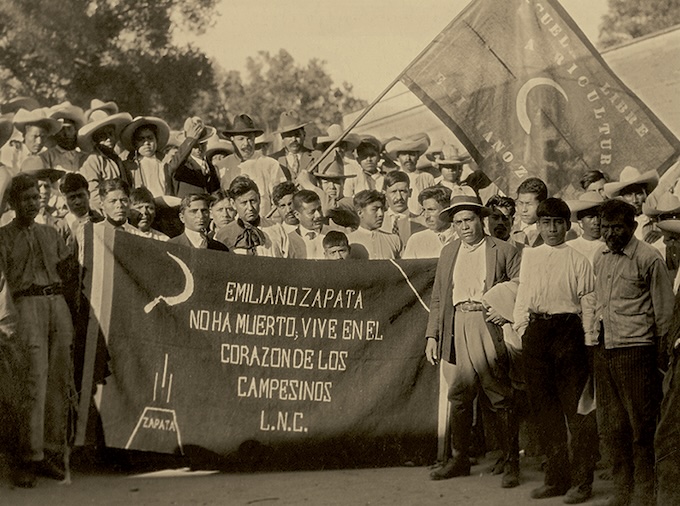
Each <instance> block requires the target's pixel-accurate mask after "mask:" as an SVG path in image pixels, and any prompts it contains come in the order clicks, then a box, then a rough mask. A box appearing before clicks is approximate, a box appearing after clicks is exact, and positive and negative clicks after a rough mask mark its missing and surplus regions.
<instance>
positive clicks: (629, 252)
mask: <svg viewBox="0 0 680 506" xmlns="http://www.w3.org/2000/svg"><path fill="white" fill-rule="evenodd" d="M639 242H640V240H639V239H638V238H636V237H631V238H630V241H628V244H626V246H625V247H624V248H623V251H622V252H621V254H622V255H625V256H627V257H628V258H631V259H632V258H633V255H634V254H635V250H636V249H637V245H638V243H639ZM608 253H613V254H615V253H614V252H613V251H612V250H610V249H609V248H608V247H607V248H605V249H604V250H603V251H602V254H603V255H606V254H608Z"/></svg>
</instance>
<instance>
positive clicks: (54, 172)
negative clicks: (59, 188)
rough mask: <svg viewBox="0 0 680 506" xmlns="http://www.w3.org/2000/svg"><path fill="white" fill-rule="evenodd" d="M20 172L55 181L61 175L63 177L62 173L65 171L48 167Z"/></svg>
mask: <svg viewBox="0 0 680 506" xmlns="http://www.w3.org/2000/svg"><path fill="white" fill-rule="evenodd" d="M21 172H23V173H24V174H30V175H31V176H34V177H35V178H37V179H49V180H50V182H51V183H56V182H57V181H59V180H60V179H61V178H62V177H64V174H66V171H63V170H59V169H49V168H45V169H38V170H22V171H21Z"/></svg>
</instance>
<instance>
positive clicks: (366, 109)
mask: <svg viewBox="0 0 680 506" xmlns="http://www.w3.org/2000/svg"><path fill="white" fill-rule="evenodd" d="M449 24H450V23H449ZM446 28H448V25H447V26H446ZM446 28H444V30H442V31H441V32H439V33H438V34H437V36H436V37H435V38H434V39H432V42H430V43H429V44H428V45H427V46H426V47H425V49H423V50H422V51H421V52H420V53H418V56H416V57H415V58H414V59H413V60H411V63H409V64H408V65H407V66H406V68H404V70H402V71H401V72H400V73H399V75H397V77H395V78H394V80H393V81H392V82H391V83H390V84H388V85H387V88H385V89H384V90H383V91H382V92H381V93H380V94H379V95H378V96H377V97H376V98H375V99H374V100H373V102H371V103H370V104H369V105H368V106H367V107H366V108H365V109H364V110H363V111H361V114H359V116H357V117H356V119H355V120H354V121H352V123H351V124H350V125H349V126H348V127H347V128H345V130H344V131H343V132H342V134H341V135H340V137H338V138H337V139H335V140H334V141H333V142H332V143H331V145H330V146H328V147H327V148H326V151H324V152H323V153H322V155H321V156H320V157H319V158H318V159H316V160H314V163H313V164H312V166H311V167H310V168H309V169H308V170H309V172H310V173H312V172H314V169H316V168H317V167H318V166H319V164H320V163H321V162H322V161H323V160H324V159H325V158H326V157H327V156H328V155H329V154H330V153H331V151H333V150H334V149H335V147H336V146H337V145H338V144H340V143H341V142H342V141H343V139H344V138H345V137H346V136H347V134H349V132H350V131H351V130H352V129H353V128H354V127H355V126H357V125H358V124H359V122H360V121H361V120H362V119H364V118H365V117H366V115H367V114H368V113H369V112H370V111H371V109H373V108H374V107H375V106H376V105H377V104H378V102H380V101H381V100H382V99H383V97H384V96H385V95H387V94H388V93H389V91H390V90H391V89H392V88H394V86H395V85H396V84H397V83H398V82H399V81H400V80H401V78H402V77H403V76H404V74H406V72H408V71H409V70H411V67H413V65H415V63H416V62H417V61H418V60H420V58H421V57H422V56H423V55H424V54H425V53H426V52H427V51H428V50H429V49H430V48H431V47H432V46H433V45H434V44H435V43H436V42H437V41H438V40H439V37H440V35H441V34H442V33H443V32H444V31H445V30H446Z"/></svg>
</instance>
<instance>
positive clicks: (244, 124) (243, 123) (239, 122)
mask: <svg viewBox="0 0 680 506" xmlns="http://www.w3.org/2000/svg"><path fill="white" fill-rule="evenodd" d="M221 134H222V135H224V136H225V137H231V136H232V135H243V134H255V137H257V136H259V135H262V134H264V130H263V129H262V128H260V127H257V126H255V122H254V121H253V118H251V117H250V116H248V115H247V114H239V115H238V116H236V117H235V118H234V122H233V125H232V127H231V128H227V129H225V130H222V132H221Z"/></svg>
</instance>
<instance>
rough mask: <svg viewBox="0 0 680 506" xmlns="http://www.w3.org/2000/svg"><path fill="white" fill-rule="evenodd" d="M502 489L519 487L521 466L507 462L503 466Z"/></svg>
mask: <svg viewBox="0 0 680 506" xmlns="http://www.w3.org/2000/svg"><path fill="white" fill-rule="evenodd" d="M503 469H504V472H503V479H502V480H501V487H502V488H515V487H518V486H519V464H517V463H511V462H507V463H506V464H505V466H503Z"/></svg>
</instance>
